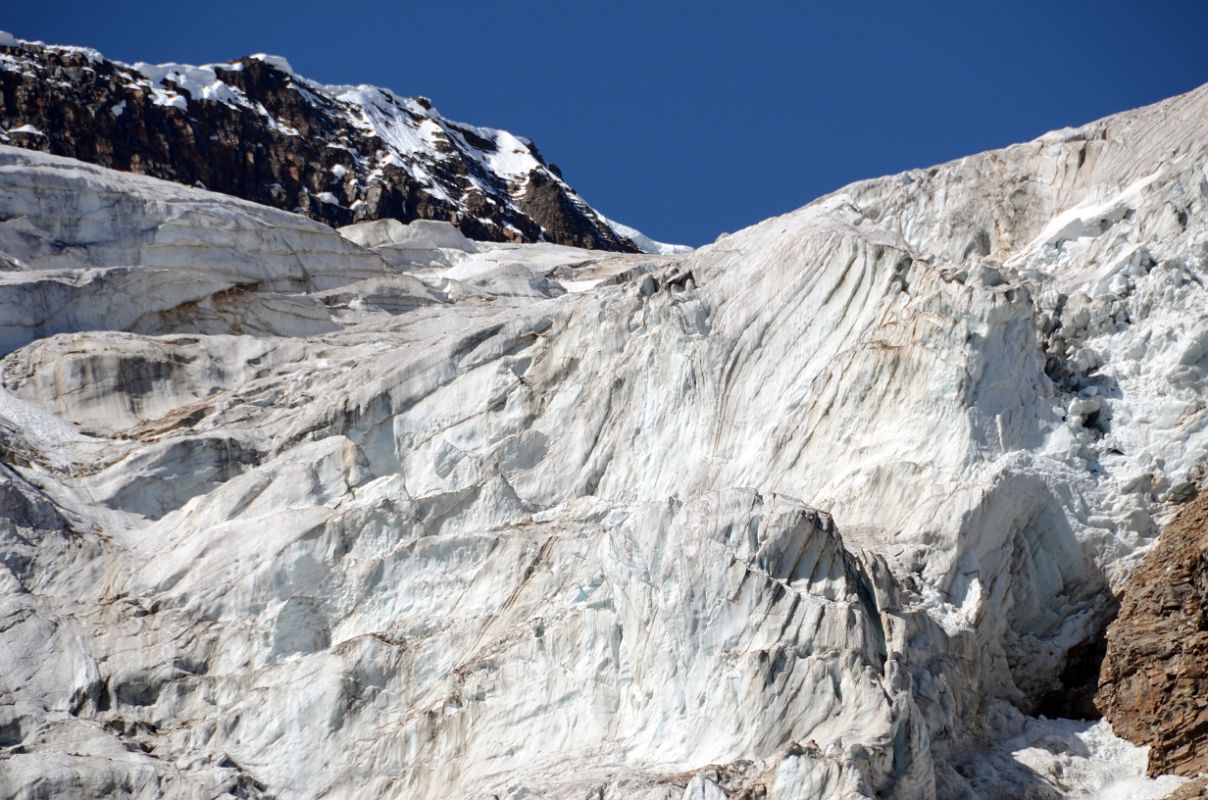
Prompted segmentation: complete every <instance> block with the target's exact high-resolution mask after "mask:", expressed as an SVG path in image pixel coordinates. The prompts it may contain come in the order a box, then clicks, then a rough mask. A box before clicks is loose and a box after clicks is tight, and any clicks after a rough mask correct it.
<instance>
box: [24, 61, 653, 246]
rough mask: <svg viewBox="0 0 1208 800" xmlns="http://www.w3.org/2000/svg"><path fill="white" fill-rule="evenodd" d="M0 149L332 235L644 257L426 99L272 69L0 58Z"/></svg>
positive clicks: (552, 182)
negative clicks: (161, 183)
mask: <svg viewBox="0 0 1208 800" xmlns="http://www.w3.org/2000/svg"><path fill="white" fill-rule="evenodd" d="M0 143H4V144H11V145H16V146H19V147H27V148H32V149H37V150H42V151H45V152H50V153H53V154H55V155H61V156H68V157H71V158H77V159H80V160H83V161H88V162H91V163H94V164H99V165H101V166H105V167H110V168H113V169H119V170H127V171H131V172H138V173H143V174H146V175H151V176H153V177H157V178H163V179H167V180H172V181H178V182H180V183H184V184H188V185H200V186H204V187H205V188H207V189H210V190H212V191H217V192H222V193H224V194H230V195H234V196H236V197H241V198H244V199H247V200H252V201H255V202H258V203H263V204H266V205H270V206H274V207H276V208H282V209H286V210H290V211H298V212H300V213H303V214H306V215H307V216H309V217H311V218H313V219H317V220H321V221H323V222H326V223H328V224H330V225H346V224H349V223H353V222H361V221H366V220H375V219H383V218H393V219H397V220H400V221H403V222H410V221H412V220H416V219H435V220H447V221H450V222H452V223H454V224H455V225H456V226H457V227H458V228H460V229H461V231H462V232H463V233H465V234H466V235H467V236H469V237H471V238H474V239H480V240H490V241H525V242H535V241H542V240H544V241H551V242H556V243H559V244H568V245H575V246H578V247H586V248H592V249H603V250H618V251H625V252H636V250H637V248H636V247H635V246H634V245H633V243H632V242H631V241H630V240H629V239H626V238H623V237H621V236H619V235H618V234H617V233H616V232H615V231H613V229H612V228H611V227H610V226H609V225H608V223H607V222H605V221H604V220H603V218H602V217H600V215H598V214H597V213H596V212H595V211H594V210H593V209H592V208H591V207H589V206H588V205H587V204H586V203H584V202H583V200H582V199H581V198H579V197H578V195H576V194H575V192H574V190H573V189H571V188H570V186H568V185H567V184H566V183H565V182H564V181H563V180H562V178H561V177H560V171H559V170H557V169H556V168H554V167H552V166H550V165H548V164H546V162H545V161H544V159H543V158H542V157H541V155H540V153H539V152H538V151H537V148H536V147H535V146H534V145H532V143H531V142H529V141H527V140H525V139H521V138H519V137H515V136H512V135H511V134H508V133H506V132H504V131H497V130H493V129H489V128H476V127H473V126H468V125H462V124H460V123H455V122H452V121H450V120H446V119H445V118H444V117H442V116H441V115H440V114H439V113H438V112H436V110H435V109H433V108H432V105H431V102H430V101H428V100H427V99H426V98H406V97H400V96H398V95H395V94H394V93H392V92H390V91H387V90H384V89H377V88H374V87H369V86H358V87H328V86H323V85H321V84H318V83H315V82H313V81H309V80H306V79H305V78H301V77H299V76H297V75H294V74H293V72H292V70H290V69H289V66H288V64H286V63H285V62H284V61H283V60H280V59H275V58H272V57H263V56H253V57H248V58H241V59H239V60H237V61H233V62H231V63H228V64H214V65H209V66H206V67H200V68H198V67H190V66H184V65H180V66H177V65H161V66H158V67H152V66H149V65H143V64H138V65H134V66H130V65H126V64H122V63H120V62H116V61H111V60H109V59H106V58H104V57H103V56H101V55H100V54H99V53H97V52H95V51H92V50H86V49H83V48H73V47H54V46H46V45H41V44H35V43H29V42H20V43H18V44H16V45H9V46H4V45H2V44H0Z"/></svg>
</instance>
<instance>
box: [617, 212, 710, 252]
mask: <svg viewBox="0 0 1208 800" xmlns="http://www.w3.org/2000/svg"><path fill="white" fill-rule="evenodd" d="M600 218H601V219H603V220H604V224H605V225H607V226H608V227H610V228H612V231H613V233H615V234H616V235H617V236H620V237H621V238H622V239H628V240H629V241H631V242H633V243H634V244H635V245H637V248H638V249H639V250H641V251H642V252H643V253H652V254H655V255H660V256H674V255H680V254H683V253H691V252H692V251H693V249H695V248H692V247H689V246H688V245H686V244H667V243H666V242H656V241H655V240H654V239H651V238H650V237H649V236H647V235H646V234H644V233H642V232H641V231H639V230H638V229H637V228H631V227H629V226H628V225H624V224H622V223H620V222H617V221H616V220H612V219H609V218H608V217H605V216H603V215H601V217H600Z"/></svg>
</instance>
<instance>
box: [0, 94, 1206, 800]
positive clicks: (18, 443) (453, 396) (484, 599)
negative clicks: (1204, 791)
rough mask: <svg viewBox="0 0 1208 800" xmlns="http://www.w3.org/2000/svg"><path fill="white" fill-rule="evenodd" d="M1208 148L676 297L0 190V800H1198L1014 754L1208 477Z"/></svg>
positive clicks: (200, 208) (1177, 115)
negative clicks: (226, 798)
mask: <svg viewBox="0 0 1208 800" xmlns="http://www.w3.org/2000/svg"><path fill="white" fill-rule="evenodd" d="M1206 118H1208V89H1201V90H1198V91H1196V92H1193V93H1191V94H1188V95H1185V96H1182V97H1178V98H1174V99H1172V100H1170V101H1167V102H1165V103H1162V104H1159V105H1157V106H1153V107H1150V108H1147V109H1142V110H1140V111H1136V112H1131V113H1128V114H1124V115H1120V116H1117V117H1112V118H1109V119H1106V120H1103V121H1100V122H1097V123H1093V124H1091V125H1088V126H1085V127H1083V128H1080V129H1077V130H1067V131H1061V132H1058V133H1055V134H1050V135H1048V136H1045V137H1042V138H1040V139H1037V140H1035V141H1032V142H1029V143H1026V144H1022V145H1018V146H1015V147H1011V148H1007V149H1005V150H1001V151H995V152H991V153H986V154H982V155H979V156H973V157H970V158H966V159H962V160H960V161H957V162H953V163H951V164H946V165H942V166H939V167H936V168H933V169H930V170H918V171H913V172H909V173H905V174H902V175H897V176H892V177H888V178H883V179H879V180H873V181H866V182H862V183H859V184H855V185H853V186H850V187H847V188H845V189H844V190H842V191H840V192H837V193H835V194H834V195H831V196H829V197H825V198H822V199H820V200H818V201H816V202H814V203H811V204H810V205H808V206H806V207H804V208H802V209H800V210H798V211H795V212H793V213H791V214H787V215H785V216H782V217H778V218H775V219H771V220H768V221H766V222H764V223H761V224H759V225H756V226H754V227H752V228H749V229H747V230H744V231H741V232H739V233H736V234H734V235H732V236H726V237H723V238H722V239H720V240H719V241H718V242H717V243H715V244H714V245H712V246H709V247H706V248H702V249H700V250H697V251H695V252H693V253H690V254H680V255H666V256H648V255H637V254H615V253H600V252H593V251H588V250H583V249H578V248H571V247H565V246H559V245H554V244H549V243H543V244H508V243H491V244H484V243H481V242H472V241H470V240H468V239H466V238H465V237H464V236H462V235H460V234H459V233H458V232H457V231H456V230H454V229H452V228H451V227H449V226H447V225H440V224H437V223H433V222H425V223H421V224H417V225H415V226H403V225H401V224H399V223H397V222H396V221H392V220H386V221H371V222H362V223H358V224H356V225H354V226H351V227H349V228H345V229H342V230H341V231H340V232H338V233H337V232H336V231H333V230H332V229H331V228H329V227H326V226H324V225H321V224H319V223H317V222H314V221H312V220H309V219H307V218H305V217H303V216H299V215H294V214H290V213H287V212H284V211H280V210H277V209H272V208H267V207H265V206H261V205H256V204H253V203H249V202H244V201H240V200H236V199H232V198H230V197H226V196H223V195H218V194H215V193H212V192H207V191H202V190H199V189H194V188H188V187H184V186H181V185H178V184H172V183H167V182H164V181H160V180H156V179H154V178H150V177H146V176H136V175H130V174H128V173H119V172H114V171H112V170H108V169H104V168H101V167H97V166H93V165H88V164H84V163H82V162H79V161H75V160H71V159H66V158H60V157H57V156H53V155H48V154H44V153H39V152H35V151H32V150H22V149H16V148H10V147H0V251H3V252H4V254H5V255H4V259H3V261H2V262H0V263H3V264H4V265H5V269H4V271H2V272H0V333H2V334H3V337H2V338H0V352H2V353H3V360H2V362H0V368H2V374H0V441H2V442H3V448H2V451H3V462H2V464H0V509H2V512H0V565H2V566H0V747H2V748H3V750H2V751H0V759H3V760H2V761H0V796H12V797H22V798H24V797H34V796H54V795H58V796H82V797H83V796H96V795H114V796H123V797H148V798H149V797H159V796H173V797H214V796H222V795H223V794H224V793H226V794H229V795H233V796H237V797H269V796H275V797H303V798H311V797H324V798H343V797H348V798H352V797H366V796H372V797H379V796H381V797H389V796H398V797H417V798H419V797H442V798H481V797H490V796H498V797H507V798H515V799H516V800H519V798H524V797H532V798H563V797H595V798H608V799H609V800H612V799H613V798H633V797H637V798H648V799H649V800H655V799H656V798H658V799H660V800H680V799H681V798H688V799H689V800H694V799H695V798H708V800H716V799H717V798H726V797H730V798H758V797H762V798H767V799H768V800H780V799H784V800H788V799H789V798H794V799H800V798H807V799H809V798H813V799H816V800H829V799H830V798H873V797H878V798H901V799H902V800H908V799H909V800H915V799H916V798H923V799H924V800H929V799H930V798H962V800H966V799H968V798H982V799H983V800H992V799H996V798H1004V799H1005V798H1017V797H1028V798H1044V799H1045V800H1047V799H1048V798H1059V797H1079V798H1089V797H1094V796H1104V795H1105V794H1106V793H1110V792H1115V793H1116V794H1117V796H1119V793H1121V792H1127V793H1128V796H1129V797H1130V798H1136V800H1141V799H1142V798H1156V797H1159V796H1161V795H1162V794H1164V793H1166V792H1169V791H1170V790H1171V789H1173V788H1175V786H1176V785H1177V784H1178V783H1179V780H1178V779H1177V778H1174V777H1172V776H1163V777H1162V778H1160V779H1157V780H1152V779H1149V778H1146V777H1145V775H1144V769H1145V763H1144V754H1143V752H1142V751H1141V750H1139V749H1138V748H1135V747H1133V746H1132V745H1130V744H1128V743H1127V742H1125V741H1124V740H1122V739H1119V738H1117V737H1115V736H1114V735H1113V734H1112V733H1111V731H1110V730H1109V729H1108V726H1107V724H1106V723H1105V722H1103V721H1099V722H1097V723H1092V722H1088V721H1072V720H1058V721H1054V720H1044V719H1040V718H1038V717H1036V718H1032V717H1030V715H1031V714H1032V713H1033V712H1037V711H1041V710H1044V709H1045V708H1048V705H1047V703H1048V702H1049V700H1048V698H1049V697H1050V695H1051V694H1052V693H1053V692H1054V689H1055V688H1056V687H1059V686H1060V685H1061V682H1062V681H1063V680H1067V681H1069V682H1070V683H1071V685H1073V684H1074V683H1077V682H1080V681H1081V677H1080V673H1081V672H1082V671H1083V665H1084V664H1085V662H1086V658H1087V656H1086V653H1087V643H1088V642H1093V640H1094V638H1095V637H1096V636H1097V635H1098V633H1099V632H1100V631H1101V630H1102V628H1103V625H1104V623H1105V622H1106V621H1107V619H1108V618H1109V617H1110V616H1111V615H1112V614H1113V613H1114V611H1115V606H1114V595H1115V594H1117V593H1119V592H1121V591H1123V590H1124V588H1125V587H1126V585H1127V583H1128V581H1129V577H1130V575H1131V573H1132V571H1133V568H1134V566H1135V565H1136V563H1137V562H1138V560H1139V559H1140V558H1141V557H1142V555H1143V554H1144V552H1145V549H1146V548H1147V547H1149V546H1150V545H1151V544H1152V542H1153V540H1154V538H1155V536H1156V533H1157V525H1156V523H1155V519H1157V518H1159V517H1160V515H1161V514H1163V513H1164V512H1165V511H1166V510H1167V509H1168V508H1169V507H1170V506H1171V504H1172V503H1173V502H1175V501H1178V500H1181V499H1185V491H1184V488H1183V487H1184V485H1185V484H1186V483H1187V482H1188V481H1189V480H1193V479H1194V477H1195V475H1196V474H1198V473H1197V464H1198V463H1199V462H1200V460H1201V457H1202V455H1203V454H1204V453H1205V452H1208V397H1206V396H1205V395H1206V393H1208V392H1206V389H1208V356H1206V353H1208V288H1205V287H1206V286H1208V253H1206V252H1205V248H1204V242H1206V241H1208V126H1205V125H1204V124H1203V121H1204V120H1205V119H1206ZM1107 796H1110V794H1107Z"/></svg>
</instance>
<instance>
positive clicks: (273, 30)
mask: <svg viewBox="0 0 1208 800" xmlns="http://www.w3.org/2000/svg"><path fill="white" fill-rule="evenodd" d="M5 5H6V6H7V7H6V8H5V9H4V10H2V11H0V29H4V30H8V31H10V32H12V33H13V34H15V35H17V36H19V37H21V38H25V39H42V40H44V41H48V42H54V43H62V44H81V45H89V46H92V47H96V48H97V49H99V50H101V51H102V52H104V53H105V54H106V55H108V56H109V57H111V58H116V59H119V60H122V61H154V62H158V61H180V62H189V63H199V62H213V61H224V60H227V59H230V58H235V57H237V56H241V55H245V54H248V53H253V52H269V53H277V54H280V55H284V56H285V57H287V58H288V59H289V60H290V62H291V63H292V64H293V65H294V68H295V69H296V70H297V71H298V72H300V73H301V74H303V75H306V76H308V77H310V78H314V79H316V80H319V81H322V82H325V83H376V84H379V85H383V86H388V87H390V88H392V89H395V90H396V91H398V92H401V93H404V94H422V95H426V96H428V97H431V98H432V99H433V100H434V102H435V104H436V106H437V108H439V109H440V110H441V112H442V113H444V114H445V115H446V116H448V117H451V118H453V119H458V120H462V121H465V122H471V123H475V124H478V125H490V126H494V127H501V128H506V129H508V130H511V131H513V132H515V133H518V134H522V135H525V136H528V137H530V138H532V139H533V140H534V141H536V143H537V145H538V146H539V147H540V148H541V151H542V153H543V154H544V155H545V156H546V158H547V159H549V160H552V161H554V162H556V163H557V164H559V165H560V166H561V167H562V169H563V172H564V174H565V176H566V178H567V180H568V181H569V182H570V183H571V185H573V186H574V187H575V188H576V189H577V190H578V191H579V192H580V193H581V194H582V195H583V196H584V197H585V198H586V199H587V200H588V202H590V203H592V204H593V205H594V206H596V207H597V208H599V209H600V210H601V211H603V212H604V213H605V214H608V215H609V216H611V217H613V218H614V219H618V220H620V221H622V222H626V223H628V224H630V225H633V226H635V227H639V228H641V229H643V230H644V231H645V232H646V233H647V234H649V235H651V236H653V237H655V238H657V239H662V240H664V241H673V242H687V243H690V244H701V243H704V242H707V241H711V240H712V239H714V238H715V237H716V236H717V235H718V234H719V233H721V232H723V231H733V230H736V229H738V228H741V227H743V226H745V225H748V224H750V223H753V222H756V221H758V220H760V219H763V218H765V217H768V216H771V215H773V214H779V213H783V212H785V211H789V210H791V209H793V208H796V207H798V206H800V205H803V204H804V203H806V202H808V201H809V200H811V199H812V198H814V197H817V196H818V195H821V194H825V193H826V192H829V191H831V190H833V189H836V188H838V187H839V186H841V185H843V184H845V183H848V182H850V181H853V180H857V179H860V178H866V177H873V176H876V175H882V174H886V173H890V172H896V171H899V170H903V169H907V168H910V167H921V166H927V165H929V164H933V163H937V162H940V161H945V160H948V159H951V158H956V157H959V156H961V155H966V154H969V153H973V152H977V151H979V150H984V149H987V148H990V147H998V146H1001V145H1006V144H1009V143H1011V142H1016V141H1021V140H1024V139H1030V138H1032V137H1034V136H1037V135H1039V134H1041V133H1043V132H1044V131H1046V130H1049V129H1052V128H1057V127H1062V126H1065V125H1074V124H1080V123H1083V122H1088V121H1090V120H1092V119H1095V118H1097V117H1100V116H1103V115H1105V114H1110V113H1113V112H1116V111H1122V110H1124V109H1127V108H1132V107H1135V106H1138V105H1143V104H1145V103H1150V102H1153V101H1156V100H1159V99H1162V98H1164V97H1167V96H1170V95H1173V94H1177V93H1179V92H1184V91H1187V90H1189V89H1192V88H1194V87H1195V86H1198V85H1199V84H1200V83H1204V82H1208V46H1206V45H1205V37H1206V35H1208V2H1204V0H1170V1H1169V2H1163V1H1162V0H1148V2H1135V3H1126V2H1114V0H1098V2H1090V1H1089V0H1086V1H1084V0H1047V2H1040V1H1035V2H1034V1H1033V0H1026V1H1024V2H1019V1H1016V2H1008V3H979V2H969V1H968V0H966V1H965V2H925V1H924V0H916V1H915V2H903V1H901V0H898V1H896V2H889V1H888V0H886V2H866V3H858V2H849V1H848V0H830V2H825V3H818V2H807V1H806V0H799V1H798V2H765V1H764V0H747V1H746V2H711V1H710V0H700V1H699V2H695V3H692V2H674V3H672V2H658V0H646V1H645V2H640V1H639V2H630V1H629V0H612V2H607V3H600V2H590V0H549V1H547V0H528V2H509V3H488V2H475V1H473V0H463V1H462V2H451V0H427V1H426V2H412V1H411V0H407V1H406V2H365V1H358V0H344V2H330V0H329V1H328V2H322V3H319V2H309V0H296V1H295V2H290V3H281V4H270V3H263V2H258V1H257V0H242V2H228V0H206V2H195V3H183V2H182V3H172V2H163V0H156V2H97V1H96V0H88V1H87V2H85V1H84V0H41V1H40V2H12V3H6V4H5ZM1205 124H1208V120H1206V121H1205Z"/></svg>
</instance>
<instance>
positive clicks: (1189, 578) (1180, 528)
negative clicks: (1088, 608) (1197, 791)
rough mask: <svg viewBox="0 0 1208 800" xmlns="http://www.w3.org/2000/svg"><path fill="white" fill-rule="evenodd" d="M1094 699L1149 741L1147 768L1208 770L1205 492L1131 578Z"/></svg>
mask: <svg viewBox="0 0 1208 800" xmlns="http://www.w3.org/2000/svg"><path fill="white" fill-rule="evenodd" d="M1099 682H1100V685H1099V691H1098V694H1097V695H1096V697H1095V702H1096V705H1098V707H1099V709H1100V710H1101V711H1102V712H1103V715H1104V716H1105V717H1107V719H1108V720H1109V721H1110V722H1111V725H1112V728H1113V730H1115V732H1116V733H1117V734H1118V735H1120V736H1123V737H1124V738H1126V739H1128V740H1130V741H1132V742H1134V743H1136V744H1141V745H1149V746H1150V751H1149V771H1150V774H1151V775H1157V774H1159V773H1167V772H1172V773H1175V774H1178V775H1187V776H1192V777H1194V776H1196V775H1198V774H1200V773H1205V772H1208V494H1200V495H1199V496H1198V497H1197V498H1196V499H1194V500H1192V501H1191V502H1189V503H1187V504H1186V505H1184V506H1183V507H1182V508H1181V509H1180V510H1179V512H1178V514H1177V515H1176V516H1175V518H1174V519H1173V520H1172V521H1171V522H1170V524H1169V525H1167V526H1166V528H1165V530H1163V532H1162V535H1161V538H1160V539H1159V541H1158V544H1157V545H1156V546H1155V547H1154V549H1153V550H1152V551H1151V552H1150V553H1148V554H1147V555H1146V557H1145V560H1144V561H1143V562H1142V564H1141V565H1140V566H1139V567H1138V568H1137V570H1136V571H1135V572H1134V573H1133V575H1132V577H1131V578H1130V579H1129V585H1128V588H1127V589H1126V590H1125V592H1124V598H1123V600H1122V603H1121V606H1120V614H1119V616H1118V617H1116V620H1115V622H1113V623H1112V624H1111V626H1110V627H1109V628H1108V632H1107V655H1106V657H1105V658H1104V660H1103V668H1102V672H1101V673H1100V680H1099Z"/></svg>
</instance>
